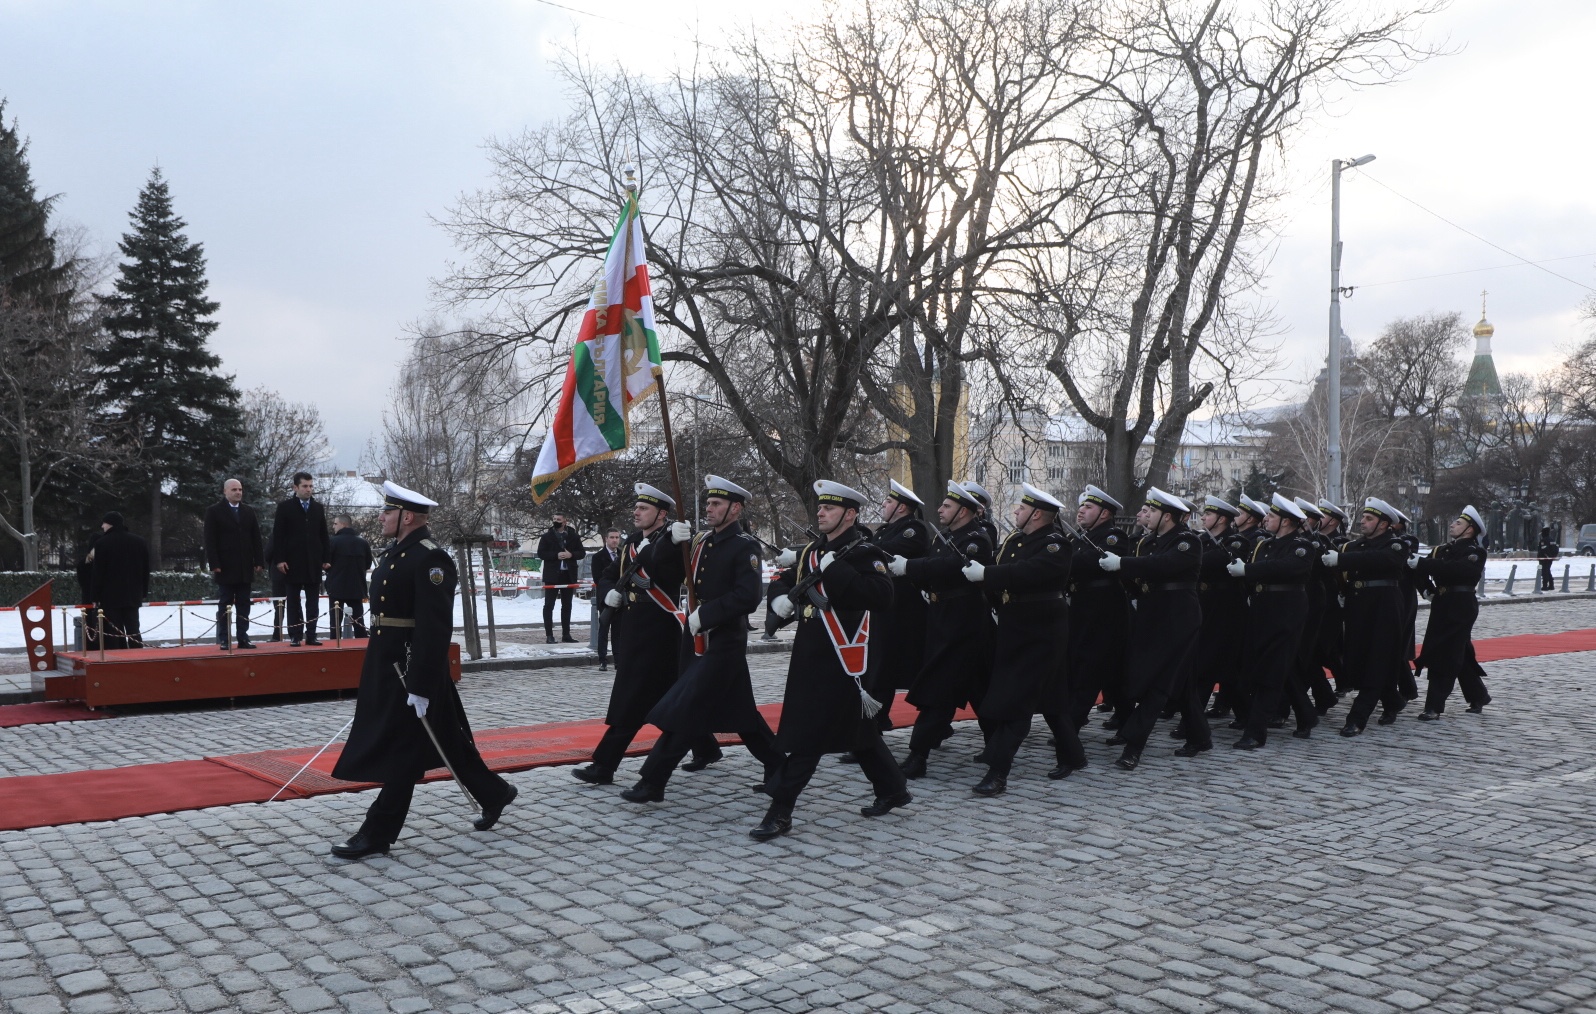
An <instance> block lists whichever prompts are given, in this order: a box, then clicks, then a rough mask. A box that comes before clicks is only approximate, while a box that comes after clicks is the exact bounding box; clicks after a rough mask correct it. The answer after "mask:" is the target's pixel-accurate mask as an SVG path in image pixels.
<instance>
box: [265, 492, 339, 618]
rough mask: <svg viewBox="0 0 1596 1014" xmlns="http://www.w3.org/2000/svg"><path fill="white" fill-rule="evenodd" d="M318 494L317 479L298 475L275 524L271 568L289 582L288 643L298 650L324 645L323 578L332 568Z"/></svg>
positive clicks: (329, 544) (323, 515) (273, 527)
mask: <svg viewBox="0 0 1596 1014" xmlns="http://www.w3.org/2000/svg"><path fill="white" fill-rule="evenodd" d="M315 492H316V479H315V477H314V476H312V475H311V474H310V473H309V472H295V473H294V495H293V496H291V497H289V498H288V499H286V500H284V501H283V502H282V503H280V504H278V505H277V517H276V520H275V521H273V523H272V566H274V567H275V568H276V569H277V572H278V573H279V574H282V575H283V576H285V577H286V578H287V579H288V643H289V644H291V645H293V646H295V647H298V646H299V642H300V641H301V640H303V641H304V642H305V643H306V644H320V643H321V642H320V641H318V640H317V639H316V621H317V619H318V618H319V616H320V613H321V576H322V572H323V571H325V570H326V569H327V568H329V567H331V566H332V545H331V543H332V540H331V538H330V537H329V536H328V534H327V512H326V511H325V510H324V509H323V508H322V505H321V504H319V503H317V502H316V501H315V500H314V499H313V497H314V495H315ZM301 595H303V596H304V603H303V606H302V605H301V602H300V596H301Z"/></svg>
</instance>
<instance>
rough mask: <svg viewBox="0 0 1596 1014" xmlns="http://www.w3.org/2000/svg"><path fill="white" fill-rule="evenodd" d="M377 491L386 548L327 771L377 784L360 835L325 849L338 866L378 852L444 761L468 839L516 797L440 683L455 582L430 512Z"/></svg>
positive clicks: (445, 679) (427, 505)
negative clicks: (463, 794)
mask: <svg viewBox="0 0 1596 1014" xmlns="http://www.w3.org/2000/svg"><path fill="white" fill-rule="evenodd" d="M382 489H383V507H382V534H383V535H385V536H388V537H391V538H393V539H394V540H395V541H394V543H393V544H392V545H390V546H389V547H388V548H387V549H386V550H384V551H383V554H382V557H381V558H380V559H379V560H378V561H377V567H376V570H374V571H373V572H372V575H371V597H372V603H371V611H372V628H373V629H372V632H371V634H372V636H371V639H370V640H369V641H368V642H367V643H366V655H365V661H364V662H363V664H362V665H361V669H360V690H359V692H358V696H357V697H356V698H355V723H354V726H353V728H351V729H350V730H349V740H348V742H346V743H345V744H344V748H343V752H342V753H341V754H340V755H339V757H338V763H337V764H335V765H334V766H333V777H334V778H342V779H344V780H345V781H351V782H380V783H382V791H380V792H378V793H377V798H376V799H375V800H373V801H372V804H371V808H370V809H369V810H367V811H366V819H365V821H364V822H363V823H362V824H361V825H360V830H359V831H357V832H356V833H355V834H354V835H353V836H352V837H351V838H350V839H349V840H348V841H347V842H345V843H343V844H342V845H334V846H333V849H332V854H333V855H335V856H337V857H338V858H340V859H364V858H365V857H366V856H370V855H376V854H380V853H384V852H387V851H388V849H389V848H390V847H391V846H392V845H393V843H394V841H395V840H397V839H398V837H399V832H400V831H401V830H402V829H403V828H404V824H405V818H406V817H407V816H408V815H409V813H410V801H411V798H412V797H413V796H414V794H415V789H416V783H417V782H418V781H420V780H421V778H422V776H423V775H425V774H426V773H427V771H429V770H430V769H432V768H437V767H443V766H444V759H445V758H447V760H448V764H449V766H451V767H452V768H453V769H454V771H455V773H456V774H457V775H459V777H460V783H461V785H462V786H463V787H464V788H465V790H466V791H467V792H469V793H470V794H471V798H472V799H474V800H476V803H477V806H479V807H480V808H481V810H482V813H481V815H480V816H479V817H477V819H476V820H474V821H473V822H472V826H473V827H475V828H476V829H477V830H478V831H486V830H488V829H490V828H491V827H493V825H494V824H496V823H497V822H498V820H499V817H500V815H501V814H502V813H503V812H504V808H505V807H506V806H508V805H509V804H510V801H511V800H513V799H514V798H515V797H516V792H517V790H516V788H515V786H513V785H511V784H510V783H509V782H507V781H505V780H504V779H503V778H500V777H499V776H498V775H496V774H494V773H493V772H492V771H489V770H488V766H487V765H486V764H485V763H483V761H482V755H481V754H479V753H478V752H477V748H476V743H475V741H474V740H473V739H472V737H471V725H470V723H469V722H467V721H466V714H465V708H464V706H463V705H462V704H461V703H460V694H459V691H457V690H456V689H455V685H454V681H453V680H452V679H450V678H449V643H450V641H451V640H452V639H453V636H454V593H455V586H456V584H457V581H458V575H457V573H456V571H455V565H454V560H453V559H451V558H450V556H449V551H448V550H447V549H445V548H444V547H443V546H440V545H439V544H438V543H436V542H434V541H433V540H432V536H431V533H430V532H429V531H428V530H427V515H428V514H429V513H430V512H431V510H432V508H434V507H436V506H437V505H438V504H437V502H436V501H434V500H431V499H428V498H427V497H424V496H422V495H421V494H419V493H415V492H412V491H411V490H408V489H405V488H404V487H403V486H400V485H398V484H397V483H393V482H384V483H383V484H382ZM396 664H397V666H398V669H395V668H394V667H395V665H396ZM424 723H425V724H424ZM428 727H430V728H431V735H430V736H429V735H428V731H427V730H428ZM433 736H436V737H437V744H438V745H437V746H434V743H433V739H432V737H433ZM438 747H441V748H442V751H443V753H442V756H440V755H439V751H438Z"/></svg>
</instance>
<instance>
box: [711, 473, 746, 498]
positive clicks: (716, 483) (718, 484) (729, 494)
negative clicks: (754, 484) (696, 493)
mask: <svg viewBox="0 0 1596 1014" xmlns="http://www.w3.org/2000/svg"><path fill="white" fill-rule="evenodd" d="M704 495H705V496H717V497H720V498H721V499H722V500H730V501H731V502H732V503H743V502H744V501H746V500H747V499H748V498H749V497H751V496H753V494H752V493H750V492H748V491H747V490H746V489H743V488H742V487H741V486H739V485H737V484H736V483H735V482H732V481H731V480H730V479H723V478H721V477H720V476H718V475H706V476H704Z"/></svg>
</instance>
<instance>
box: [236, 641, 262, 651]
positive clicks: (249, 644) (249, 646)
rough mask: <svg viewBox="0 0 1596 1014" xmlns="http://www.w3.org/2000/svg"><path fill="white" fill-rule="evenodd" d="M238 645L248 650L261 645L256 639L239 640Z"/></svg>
mask: <svg viewBox="0 0 1596 1014" xmlns="http://www.w3.org/2000/svg"><path fill="white" fill-rule="evenodd" d="M238 647H240V648H243V649H244V650H246V651H249V650H253V649H255V648H259V647H260V645H258V644H256V643H255V642H254V641H239V642H238Z"/></svg>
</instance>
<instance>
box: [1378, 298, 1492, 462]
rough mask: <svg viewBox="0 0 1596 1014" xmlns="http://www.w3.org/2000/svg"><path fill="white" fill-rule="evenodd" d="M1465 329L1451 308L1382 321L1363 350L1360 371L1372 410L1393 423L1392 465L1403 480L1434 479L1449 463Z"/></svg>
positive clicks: (1461, 378) (1462, 373)
mask: <svg viewBox="0 0 1596 1014" xmlns="http://www.w3.org/2000/svg"><path fill="white" fill-rule="evenodd" d="M1468 341H1469V332H1468V329H1467V328H1465V327H1464V326H1463V315H1462V314H1461V313H1457V312H1455V311H1452V312H1445V313H1427V314H1420V315H1418V316H1414V317H1404V318H1400V319H1398V320H1394V321H1392V322H1391V323H1389V324H1387V325H1386V326H1385V328H1384V330H1382V331H1381V332H1380V337H1379V338H1378V339H1377V340H1376V341H1375V342H1374V344H1373V345H1372V346H1370V348H1369V349H1368V351H1367V352H1366V353H1365V354H1364V356H1363V359H1362V362H1361V364H1360V375H1361V377H1362V380H1363V383H1364V384H1365V385H1367V387H1368V389H1369V391H1370V393H1372V394H1373V396H1374V400H1375V410H1376V411H1378V412H1379V413H1380V414H1382V415H1383V416H1385V418H1386V419H1388V420H1390V421H1391V422H1393V423H1395V424H1396V434H1397V440H1396V441H1395V444H1394V447H1393V460H1392V462H1391V467H1392V468H1393V469H1394V470H1395V471H1396V473H1397V474H1398V475H1399V476H1400V477H1402V478H1409V477H1416V478H1422V479H1424V480H1426V481H1429V480H1431V479H1433V477H1434V476H1435V474H1436V471H1437V469H1438V468H1439V467H1440V466H1442V465H1443V464H1449V463H1450V462H1446V461H1445V460H1444V458H1445V457H1446V448H1445V447H1444V444H1445V442H1446V440H1447V437H1448V436H1449V433H1450V431H1451V430H1452V429H1453V428H1454V426H1453V423H1454V421H1455V415H1456V411H1457V405H1456V401H1457V398H1458V396H1459V395H1461V394H1462V393H1463V381H1464V378H1465V376H1466V372H1467V371H1466V370H1465V368H1464V366H1463V362H1462V360H1461V359H1460V358H1459V357H1460V355H1461V353H1462V352H1463V351H1464V350H1465V349H1466V348H1467V346H1468Z"/></svg>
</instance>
